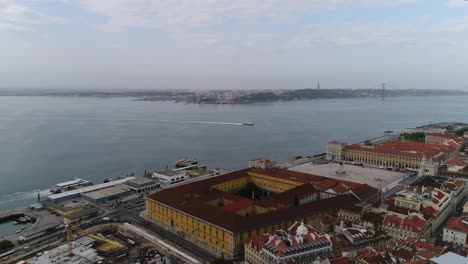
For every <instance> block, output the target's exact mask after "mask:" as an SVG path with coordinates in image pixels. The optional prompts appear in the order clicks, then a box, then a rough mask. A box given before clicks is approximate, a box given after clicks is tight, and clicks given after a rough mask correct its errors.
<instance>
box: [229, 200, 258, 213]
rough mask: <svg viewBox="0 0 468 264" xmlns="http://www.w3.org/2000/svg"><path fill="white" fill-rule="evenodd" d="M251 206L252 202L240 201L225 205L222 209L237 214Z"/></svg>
mask: <svg viewBox="0 0 468 264" xmlns="http://www.w3.org/2000/svg"><path fill="white" fill-rule="evenodd" d="M252 204H253V201H252V200H249V199H242V200H240V201H237V202H234V203H231V204H228V205H225V206H224V207H223V209H224V210H226V211H230V212H238V211H240V210H242V209H244V208H246V207H249V206H250V205H252Z"/></svg>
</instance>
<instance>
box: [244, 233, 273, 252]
mask: <svg viewBox="0 0 468 264" xmlns="http://www.w3.org/2000/svg"><path fill="white" fill-rule="evenodd" d="M268 240H270V235H269V234H263V235H260V236H256V237H254V238H252V239H251V240H249V241H248V242H247V244H248V245H250V246H251V247H253V248H254V249H255V250H256V251H260V250H262V247H263V245H265V243H266V242H268Z"/></svg>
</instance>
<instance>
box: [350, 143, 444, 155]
mask: <svg viewBox="0 0 468 264" xmlns="http://www.w3.org/2000/svg"><path fill="white" fill-rule="evenodd" d="M347 148H348V149H351V150H358V151H366V152H374V153H383V154H390V155H396V156H404V157H411V158H418V159H421V158H423V157H426V158H439V157H441V156H442V155H444V154H445V153H448V152H450V148H449V147H447V146H445V145H438V144H427V143H420V142H409V141H393V142H388V143H384V144H381V145H377V146H366V145H362V144H350V145H347Z"/></svg>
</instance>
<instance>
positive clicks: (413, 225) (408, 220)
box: [383, 215, 427, 233]
mask: <svg viewBox="0 0 468 264" xmlns="http://www.w3.org/2000/svg"><path fill="white" fill-rule="evenodd" d="M383 224H384V225H386V226H391V227H393V228H409V229H410V230H411V231H412V232H414V233H419V232H421V231H422V230H423V228H424V227H425V225H426V224H427V221H426V220H425V219H423V218H420V217H419V216H417V215H412V216H408V217H403V218H401V217H398V216H394V215H386V216H385V218H384V221H383Z"/></svg>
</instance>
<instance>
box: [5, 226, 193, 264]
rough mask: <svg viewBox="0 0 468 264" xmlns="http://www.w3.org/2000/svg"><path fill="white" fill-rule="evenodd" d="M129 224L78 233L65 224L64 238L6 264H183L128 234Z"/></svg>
mask: <svg viewBox="0 0 468 264" xmlns="http://www.w3.org/2000/svg"><path fill="white" fill-rule="evenodd" d="M129 226H131V225H128V224H127V225H125V224H105V225H100V226H96V227H93V228H90V229H88V230H86V231H85V230H82V229H81V228H79V227H78V226H73V225H70V224H66V225H65V227H64V228H65V230H64V232H66V234H65V238H64V239H63V240H62V241H60V242H59V243H58V244H57V243H56V244H54V245H52V244H53V243H51V246H50V248H46V249H43V250H41V251H39V252H34V251H32V250H31V251H30V252H29V255H27V256H25V257H24V258H22V259H21V260H13V259H11V260H10V261H7V262H6V263H33V264H43V263H67V264H88V263H89V264H91V263H141V264H144V263H158V264H159V263H186V261H184V260H183V259H181V258H179V257H177V256H174V255H172V254H171V252H170V251H169V250H168V249H167V248H165V247H161V245H158V244H156V243H154V241H150V240H148V239H146V238H145V237H144V236H141V235H138V234H137V233H135V232H132V229H131V228H129Z"/></svg>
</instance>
